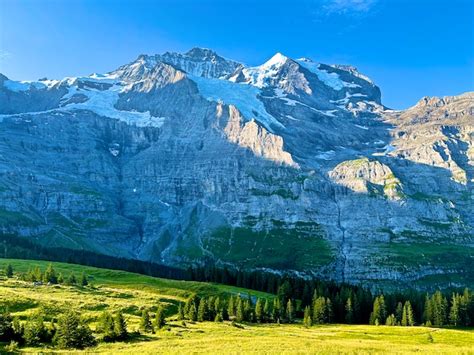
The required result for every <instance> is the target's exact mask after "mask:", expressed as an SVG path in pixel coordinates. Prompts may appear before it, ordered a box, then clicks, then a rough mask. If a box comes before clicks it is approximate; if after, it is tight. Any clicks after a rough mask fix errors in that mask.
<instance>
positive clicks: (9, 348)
mask: <svg viewBox="0 0 474 355" xmlns="http://www.w3.org/2000/svg"><path fill="white" fill-rule="evenodd" d="M4 349H5V351H6V352H7V353H16V352H18V342H16V341H14V340H12V341H11V342H10V344H8V345H6V346H5V348H4Z"/></svg>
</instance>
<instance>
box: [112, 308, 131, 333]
mask: <svg viewBox="0 0 474 355" xmlns="http://www.w3.org/2000/svg"><path fill="white" fill-rule="evenodd" d="M114 333H115V337H116V338H117V339H118V340H125V339H127V338H128V330H127V322H126V321H125V318H124V316H123V314H122V312H120V311H118V312H117V313H116V314H115V317H114Z"/></svg>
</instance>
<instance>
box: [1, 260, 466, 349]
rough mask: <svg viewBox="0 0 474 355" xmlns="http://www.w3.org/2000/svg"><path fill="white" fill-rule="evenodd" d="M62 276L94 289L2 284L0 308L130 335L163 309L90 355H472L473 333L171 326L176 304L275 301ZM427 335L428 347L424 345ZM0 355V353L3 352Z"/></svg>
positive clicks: (77, 269)
mask: <svg viewBox="0 0 474 355" xmlns="http://www.w3.org/2000/svg"><path fill="white" fill-rule="evenodd" d="M7 263H11V264H12V265H13V267H14V270H15V272H24V271H27V269H28V268H30V267H34V266H40V267H41V268H42V269H43V270H44V269H45V268H46V266H47V264H48V262H41V261H26V260H6V259H0V268H1V269H3V268H4V266H5V265H6V264H7ZM53 265H54V268H55V269H56V271H57V272H62V273H63V274H64V275H65V276H66V277H67V275H69V274H70V273H71V272H74V273H75V274H76V275H77V276H78V275H80V273H81V272H82V271H85V272H86V273H87V275H89V277H90V282H91V284H92V286H91V287H86V288H82V287H71V286H62V285H61V286H58V285H55V286H37V287H35V286H33V285H32V283H30V282H23V281H19V280H17V279H16V278H13V279H6V278H4V277H0V307H1V306H8V307H9V309H10V311H11V312H12V313H13V315H14V316H18V317H19V318H20V319H21V320H24V319H26V317H27V316H28V315H29V314H30V313H32V312H34V311H35V310H37V309H40V308H41V309H43V310H44V312H45V314H46V315H47V319H48V317H49V318H50V317H56V316H58V315H59V314H61V312H62V311H63V310H65V309H67V308H70V307H73V308H74V309H76V310H78V311H79V312H80V313H81V314H82V315H83V316H84V317H85V318H86V319H87V320H88V322H89V324H90V326H91V328H92V329H94V328H95V325H96V321H97V318H98V316H99V315H100V314H101V312H102V311H104V310H110V311H112V312H113V311H114V310H119V309H120V310H122V311H123V312H124V314H125V316H126V319H127V323H128V328H129V331H134V330H136V329H138V322H139V314H140V312H141V309H143V308H150V309H151V310H153V309H154V308H156V305H157V304H158V302H160V303H162V304H163V305H164V307H165V308H166V313H167V315H168V319H167V323H168V326H166V327H165V328H164V329H163V330H160V331H159V332H158V333H156V334H150V335H141V336H134V337H132V339H131V340H130V341H128V342H116V343H101V344H99V345H98V346H97V347H96V348H94V349H90V350H89V352H92V353H114V354H115V353H135V354H136V353H143V354H147V353H173V354H185V353H213V354H215V353H226V354H229V353H272V354H274V353H321V354H334V353H363V354H372V353H387V352H390V353H410V352H423V353H429V354H435V353H436V354H439V353H451V354H474V347H473V345H472V344H474V331H472V330H458V329H436V328H424V327H386V326H378V327H376V326H366V325H326V326H314V327H312V328H310V329H306V328H304V327H303V326H302V325H301V324H292V325H276V324H265V325H255V324H252V325H247V324H243V325H235V324H232V323H231V322H223V323H213V322H204V323H192V322H187V321H186V322H185V323H182V322H181V321H177V320H175V312H176V307H177V304H178V302H182V301H184V300H185V299H186V298H187V297H189V296H190V295H192V294H197V295H200V296H208V295H211V294H212V295H216V294H220V295H226V294H227V295H228V294H237V293H239V292H240V293H242V294H247V293H248V292H250V294H251V295H252V296H258V297H272V296H271V295H269V294H265V293H261V292H256V291H248V290H244V289H239V288H236V287H231V286H224V285H216V284H209V283H199V282H189V281H175V280H165V279H159V278H152V277H148V276H143V275H137V274H132V273H128V272H123V271H113V270H106V269H97V268H91V267H85V266H79V265H72V264H63V263H53ZM429 334H431V338H432V341H431V340H430V339H429V338H430V337H429ZM21 351H24V352H30V353H35V352H36V353H37V352H42V353H49V352H59V351H58V350H55V349H52V348H22V349H21ZM0 353H1V350H0Z"/></svg>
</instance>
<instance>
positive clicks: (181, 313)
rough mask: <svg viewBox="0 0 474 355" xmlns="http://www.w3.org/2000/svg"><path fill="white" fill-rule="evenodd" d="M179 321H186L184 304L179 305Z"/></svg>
mask: <svg viewBox="0 0 474 355" xmlns="http://www.w3.org/2000/svg"><path fill="white" fill-rule="evenodd" d="M178 320H184V310H183V305H182V303H180V304H179V305H178Z"/></svg>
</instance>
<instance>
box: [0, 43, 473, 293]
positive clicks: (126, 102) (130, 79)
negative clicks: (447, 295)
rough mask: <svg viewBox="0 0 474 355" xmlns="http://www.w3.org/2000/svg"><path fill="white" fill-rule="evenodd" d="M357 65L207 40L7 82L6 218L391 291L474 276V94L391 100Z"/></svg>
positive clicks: (46, 238)
mask: <svg viewBox="0 0 474 355" xmlns="http://www.w3.org/2000/svg"><path fill="white" fill-rule="evenodd" d="M380 97H381V95H380V90H379V88H378V87H377V86H375V84H374V83H373V82H372V81H370V79H368V78H367V77H365V76H364V75H362V74H360V73H359V72H358V71H357V70H356V69H355V68H354V67H350V66H341V65H325V64H319V63H315V62H313V61H311V60H308V59H298V60H293V59H290V58H287V57H285V56H283V55H281V54H277V55H275V56H274V57H273V58H271V59H270V60H269V61H268V62H266V63H264V64H262V65H261V66H258V67H245V66H243V65H242V64H239V63H237V62H234V61H230V60H226V59H224V58H222V57H220V56H218V55H217V54H216V53H215V52H212V51H210V50H206V49H193V50H191V51H189V52H187V53H185V54H177V53H165V54H162V55H154V56H145V55H142V56H139V57H138V58H137V60H135V61H133V62H132V63H130V64H127V65H124V66H122V67H120V68H118V69H117V70H115V71H112V72H110V73H108V74H104V75H99V74H94V75H91V76H89V77H82V78H68V79H64V80H62V81H51V80H45V81H39V82H15V81H11V80H8V79H7V78H6V77H4V76H0V113H1V114H2V115H1V116H0V128H1V129H0V229H1V230H2V232H3V233H9V234H16V235H19V236H23V237H28V238H31V239H32V240H34V241H35V242H37V243H41V244H43V245H54V246H63V247H67V248H85V249H89V250H93V251H96V252H99V253H105V254H110V255H120V256H125V257H129V258H138V259H143V260H152V261H157V262H162V263H166V264H170V265H189V264H195V263H200V262H202V261H203V260H209V259H211V260H214V261H215V262H217V263H219V264H222V265H223V264H227V265H236V266H244V267H248V268H254V269H258V268H265V269H267V270H268V269H270V270H275V271H276V272H278V271H281V270H291V271H295V272H300V273H305V274H313V275H318V276H320V277H324V278H328V279H334V280H337V281H344V282H352V283H365V284H369V285H371V286H374V287H377V286H379V285H384V286H386V287H389V286H392V285H397V286H398V287H399V286H400V285H401V286H403V285H406V286H413V285H415V286H417V287H420V288H426V287H433V286H448V285H458V286H472V285H473V284H474V282H473V280H474V275H473V272H472V270H473V266H474V265H473V258H474V238H473V227H474V194H473V188H472V187H473V183H474V147H473V142H474V127H473V126H474V94H473V93H467V94H464V95H460V96H457V97H446V98H424V99H422V100H421V101H420V102H419V103H418V104H416V105H415V106H413V107H412V108H410V109H408V110H406V111H392V110H388V109H386V108H385V107H384V106H383V105H382V103H381V101H380Z"/></svg>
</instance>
